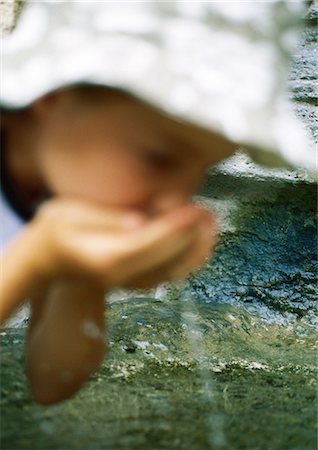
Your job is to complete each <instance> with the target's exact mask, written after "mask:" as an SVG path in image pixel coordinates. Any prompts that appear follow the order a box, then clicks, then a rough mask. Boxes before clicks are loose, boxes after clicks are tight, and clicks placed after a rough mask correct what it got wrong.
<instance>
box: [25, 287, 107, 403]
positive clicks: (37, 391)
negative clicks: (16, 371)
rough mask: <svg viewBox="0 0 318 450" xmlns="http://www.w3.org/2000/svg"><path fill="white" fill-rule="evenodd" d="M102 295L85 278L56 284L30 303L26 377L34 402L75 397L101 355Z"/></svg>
mask: <svg viewBox="0 0 318 450" xmlns="http://www.w3.org/2000/svg"><path fill="white" fill-rule="evenodd" d="M104 332H105V323H104V291H103V290H102V289H101V288H100V287H98V286H96V285H94V284H92V283H89V282H86V281H83V280H68V279H64V280H55V281H54V282H52V284H51V285H50V286H49V287H48V289H47V291H46V292H40V291H39V292H38V293H37V295H35V296H34V298H33V299H32V316H31V329H30V330H29V334H28V344H27V374H28V378H29V382H30V386H31V389H32V392H33V395H34V398H35V399H36V400H37V401H39V402H40V403H55V402H58V401H60V400H63V399H65V398H68V397H70V396H71V395H73V394H74V393H75V392H76V391H77V390H78V389H79V388H80V386H81V385H82V384H83V383H84V382H85V381H86V379H87V378H88V377H89V375H90V374H91V373H92V372H94V371H95V370H96V368H97V367H98V366H99V365H100V363H101V361H102V359H103V356H104V352H105V336H104Z"/></svg>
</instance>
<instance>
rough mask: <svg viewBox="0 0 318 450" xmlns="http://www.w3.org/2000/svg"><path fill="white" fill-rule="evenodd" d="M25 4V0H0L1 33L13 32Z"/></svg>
mask: <svg viewBox="0 0 318 450" xmlns="http://www.w3.org/2000/svg"><path fill="white" fill-rule="evenodd" d="M24 4H25V0H2V1H0V35H4V34H7V33H11V31H12V30H13V29H14V27H15V25H16V22H17V20H18V18H19V15H20V13H21V11H22V8H23V5H24Z"/></svg>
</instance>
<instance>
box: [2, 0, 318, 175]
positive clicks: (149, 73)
mask: <svg viewBox="0 0 318 450" xmlns="http://www.w3.org/2000/svg"><path fill="white" fill-rule="evenodd" d="M303 13H304V4H303V2H302V1H301V0H299V1H295V2H294V1H293V2H291V1H275V0H273V1H270V2H240V1H231V2H228V1H158V2H157V1H120V0H117V1H88V0H87V1H81V0H77V1H59V0H56V1H47V0H42V1H41V2H30V3H28V4H27V5H26V7H25V10H24V11H23V13H22V16H21V17H20V20H19V23H18V25H17V28H16V29H15V31H14V32H13V33H12V34H11V35H8V36H6V37H5V38H3V40H2V41H3V42H2V73H1V75H2V84H1V102H2V103H5V104H8V105H11V106H24V105H26V104H28V103H30V102H32V101H33V100H35V99H36V98H38V97H40V96H41V95H43V94H45V93H47V92H49V91H51V90H53V89H55V88H58V87H61V86H64V85H67V84H71V83H74V82H78V81H88V82H94V83H99V84H100V83H102V84H105V85H108V86H116V87H121V88H125V89H128V90H130V91H132V92H133V93H134V94H136V95H138V96H140V97H141V98H144V99H145V100H147V101H150V102H151V103H152V104H154V105H156V106H159V107H160V108H162V109H163V110H166V111H168V112H169V113H170V114H175V115H177V116H179V117H180V118H182V119H185V120H187V121H191V122H192V123H194V124H198V125H200V126H204V127H207V128H210V129H213V130H216V131H218V132H221V133H222V134H224V135H225V136H227V137H228V138H229V139H231V140H233V141H235V142H238V143H239V144H242V145H243V146H244V148H245V149H247V150H248V151H249V153H250V154H251V155H252V157H253V158H254V159H255V160H256V161H259V162H261V163H263V164H267V165H284V164H285V165H289V166H290V165H292V166H299V167H304V168H307V169H309V170H310V171H314V170H315V158H314V150H313V144H311V143H310V142H309V139H308V137H307V135H306V133H305V131H304V126H303V125H302V124H301V122H300V121H299V120H298V119H297V118H296V117H295V115H294V114H293V112H292V108H291V105H290V104H289V102H288V100H287V93H286V86H287V77H288V64H289V60H290V55H291V53H292V51H293V50H294V46H295V44H296V42H297V37H298V30H299V22H300V17H301V16H302V14H303Z"/></svg>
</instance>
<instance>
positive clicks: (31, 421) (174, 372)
mask: <svg viewBox="0 0 318 450" xmlns="http://www.w3.org/2000/svg"><path fill="white" fill-rule="evenodd" d="M315 11H316V10H315V9H314V8H312V9H311V11H310V24H311V25H310V26H309V28H308V31H307V32H306V33H305V34H304V38H303V41H302V43H301V44H300V46H299V52H298V53H297V55H296V56H295V63H294V67H293V70H292V72H291V77H292V81H291V91H292V95H293V96H294V98H295V100H296V102H295V108H296V110H297V112H298V114H299V115H300V116H303V117H304V119H305V121H306V123H307V125H308V127H309V128H310V130H311V132H312V133H313V134H314V135H315V136H317V124H316V122H315V120H316V119H314V114H315V109H316V106H315V104H314V102H313V100H312V98H313V96H314V95H316V94H314V93H313V92H314V91H313V90H310V89H309V88H308V86H312V87H313V85H311V84H308V82H309V81H310V82H311V81H313V78H312V77H313V76H314V70H313V68H312V64H313V61H314V57H313V52H314V46H312V45H311V44H312V43H313V39H314V35H315V36H316V32H315V31H314V22H315V19H314V17H315V14H316V12H315ZM315 39H316V38H315ZM235 164H236V163H235V162H234V163H232V166H231V165H230V166H226V165H225V166H224V165H223V166H220V167H219V168H218V169H215V170H214V171H211V172H210V173H209V175H208V177H207V180H206V183H205V184H204V186H202V189H201V191H200V193H199V195H198V197H197V200H198V201H199V202H202V203H204V204H206V205H207V206H208V207H212V208H214V209H215V210H216V211H217V213H218V214H219V216H220V217H221V219H222V226H221V239H220V244H219V246H218V250H217V253H216V255H215V258H214V259H213V260H211V261H210V262H209V263H208V264H207V266H206V267H205V268H204V269H203V270H202V271H201V272H200V273H198V274H197V275H195V276H193V277H190V278H189V280H188V283H187V284H185V285H182V286H180V285H178V286H175V285H169V286H164V287H161V288H160V289H157V291H156V292H151V291H150V292H147V293H146V294H144V297H143V298H140V297H139V298H136V296H135V298H132V297H133V296H132V293H131V292H128V293H127V292H126V293H125V297H126V299H125V300H123V301H118V295H117V297H116V295H115V294H113V297H112V298H113V299H115V298H116V300H117V301H116V302H114V301H112V303H111V304H110V306H109V309H108V311H107V317H108V321H109V336H108V341H109V357H108V358H107V360H106V361H105V362H104V364H103V366H102V367H101V369H100V370H99V371H98V373H97V374H96V375H94V377H93V378H92V380H91V382H90V383H88V384H87V385H86V387H85V389H83V390H82V391H81V392H80V393H79V394H78V395H77V396H76V397H75V398H74V399H72V400H70V401H68V402H65V403H63V404H61V405H57V406H54V407H50V408H44V407H40V406H38V405H35V404H34V403H33V402H32V400H31V398H30V393H29V392H28V390H27V386H26V380H25V375H24V374H23V370H22V364H23V359H24V357H23V333H24V329H23V328H22V329H18V330H10V329H8V330H6V331H3V333H2V334H3V336H2V337H3V344H2V397H1V405H2V411H1V419H2V420H1V428H2V430H1V431H2V433H1V435H2V436H1V438H2V448H4V449H61V448H64V449H66V448H67V449H127V448H129V449H132V448H136V449H165V448H170V449H188V450H193V449H202V450H207V449H209V448H212V449H216V450H219V449H221V448H226V449H231V450H235V449H240V450H241V449H248V450H251V449H252V448H253V450H263V449H264V448H267V449H277V450H278V449H279V450H283V449H284V450H295V449H302V450H305V449H308V450H313V449H314V448H316V384H317V378H316V372H315V367H314V365H315V360H316V350H315V344H314V342H315V338H316V334H315V329H316V309H315V301H316V299H317V241H316V231H317V227H316V200H317V192H316V185H315V184H313V183H312V182H310V181H309V180H308V179H307V178H306V176H305V174H302V173H298V172H287V171H285V172H275V173H274V172H269V171H264V170H261V169H258V168H256V167H254V166H251V164H250V162H248V161H247V162H246V161H245V162H244V164H245V168H244V170H237V167H238V166H237V165H235ZM240 167H241V166H240ZM122 294H123V293H120V295H122ZM134 295H135V294H134ZM127 297H128V298H127Z"/></svg>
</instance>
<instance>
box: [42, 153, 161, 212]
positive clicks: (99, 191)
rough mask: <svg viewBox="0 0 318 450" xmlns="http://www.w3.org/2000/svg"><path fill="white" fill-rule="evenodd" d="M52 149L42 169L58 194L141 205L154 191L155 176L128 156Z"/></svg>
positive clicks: (114, 203) (120, 203)
mask: <svg viewBox="0 0 318 450" xmlns="http://www.w3.org/2000/svg"><path fill="white" fill-rule="evenodd" d="M77 150H78V151H77V152H76V153H75V152H74V151H73V152H71V151H51V152H47V156H45V155H43V157H42V172H43V174H44V178H45V180H44V181H45V183H46V185H47V187H48V188H49V190H51V191H52V192H53V193H55V194H56V195H67V196H76V197H79V198H83V199H86V200H89V201H93V202H98V203H100V204H103V205H105V206H106V205H107V206H118V207H135V208H142V207H144V205H146V204H147V203H148V202H149V201H150V198H151V197H152V195H153V186H152V180H151V179H149V178H147V177H146V176H145V175H144V174H142V173H141V170H140V168H139V167H138V164H135V163H134V161H130V160H129V158H121V157H120V155H116V157H114V156H111V155H110V154H107V153H105V154H104V153H102V154H101V153H100V152H93V151H89V152H87V151H85V152H80V151H79V149H77Z"/></svg>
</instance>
